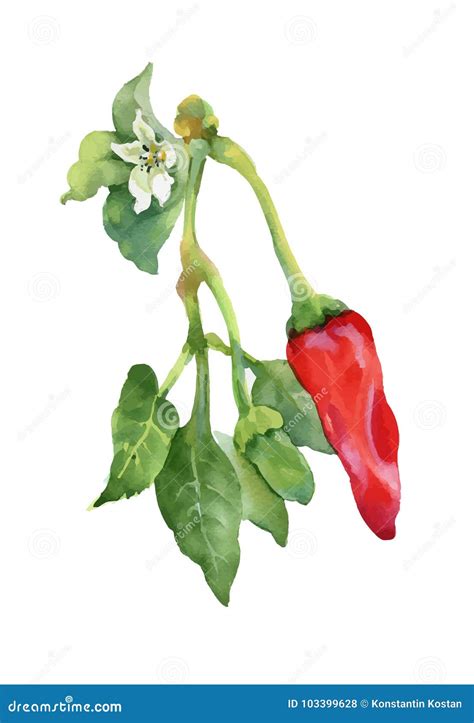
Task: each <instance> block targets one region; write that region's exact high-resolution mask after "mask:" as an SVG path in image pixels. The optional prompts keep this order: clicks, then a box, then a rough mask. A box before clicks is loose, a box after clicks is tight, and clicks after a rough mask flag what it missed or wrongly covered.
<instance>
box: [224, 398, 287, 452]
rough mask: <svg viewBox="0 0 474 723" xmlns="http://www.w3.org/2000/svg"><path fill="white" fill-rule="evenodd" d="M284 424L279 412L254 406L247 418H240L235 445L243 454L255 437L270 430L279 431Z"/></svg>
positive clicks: (235, 435)
mask: <svg viewBox="0 0 474 723" xmlns="http://www.w3.org/2000/svg"><path fill="white" fill-rule="evenodd" d="M282 424H283V417H282V416H281V414H280V413H279V412H276V411H275V410H274V409H270V407H262V406H258V407H255V406H252V407H250V409H249V411H248V412H247V414H246V416H243V417H240V418H239V421H238V422H237V424H236V425H235V432H234V440H235V443H236V445H237V447H238V448H239V449H240V451H241V452H243V451H244V450H245V447H246V445H247V442H248V441H249V439H252V437H253V436H254V435H256V434H265V432H267V431H268V430H269V429H279V428H280V427H281V426H282Z"/></svg>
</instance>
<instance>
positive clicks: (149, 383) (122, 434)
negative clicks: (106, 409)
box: [94, 364, 179, 507]
mask: <svg viewBox="0 0 474 723" xmlns="http://www.w3.org/2000/svg"><path fill="white" fill-rule="evenodd" d="M178 425H179V419H178V413H177V411H176V409H175V407H174V406H173V405H172V404H171V402H168V400H167V399H164V398H162V397H160V396H159V394H158V382H157V379H156V376H155V372H154V371H153V369H151V367H149V366H147V365H146V364H137V365H136V366H133V367H132V368H131V369H130V371H129V373H128V377H127V380H126V381H125V384H124V385H123V388H122V393H121V395H120V400H119V403H118V407H117V408H116V409H115V411H114V413H113V415H112V439H113V445H114V458H113V461H112V465H111V468H110V475H109V479H108V482H107V486H106V488H105V490H104V491H103V492H102V494H101V495H100V497H99V499H98V500H96V502H95V503H94V507H100V506H101V505H103V504H104V503H105V502H111V501H115V500H120V499H122V498H123V497H126V498H129V497H132V496H133V495H137V494H139V493H140V492H142V491H143V490H144V489H146V488H147V487H149V486H150V485H151V484H152V483H153V482H154V480H155V477H156V475H157V474H159V473H160V472H161V470H162V469H163V465H164V463H165V461H166V458H167V456H168V452H169V448H170V444H171V440H172V439H173V437H174V435H175V433H176V430H177V428H178Z"/></svg>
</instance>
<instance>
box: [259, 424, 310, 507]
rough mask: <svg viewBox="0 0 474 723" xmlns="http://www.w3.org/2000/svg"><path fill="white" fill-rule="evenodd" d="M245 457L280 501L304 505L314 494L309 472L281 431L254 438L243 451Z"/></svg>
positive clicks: (272, 431)
mask: <svg viewBox="0 0 474 723" xmlns="http://www.w3.org/2000/svg"><path fill="white" fill-rule="evenodd" d="M245 456H246V457H247V459H249V460H250V461H251V462H252V463H253V464H254V465H255V466H256V467H257V469H258V471H259V472H260V474H261V475H262V477H263V478H264V479H265V480H266V481H267V482H268V484H269V485H270V487H271V488H272V489H273V490H275V492H276V493H277V494H279V495H280V497H283V499H285V500H295V501H296V502H301V504H303V505H306V504H307V503H308V502H309V501H310V499H311V497H312V496H313V493H314V479H313V474H312V472H311V469H310V467H309V465H308V463H307V461H306V460H305V458H304V457H303V455H302V454H301V452H300V451H299V450H298V449H297V448H296V447H295V446H294V444H293V443H292V442H291V440H290V438H289V437H288V435H287V434H286V433H285V432H284V431H283V430H281V429H277V430H276V429H270V430H269V431H268V432H266V434H256V435H255V436H254V437H252V439H251V440H249V442H247V445H246V447H245Z"/></svg>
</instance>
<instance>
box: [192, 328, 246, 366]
mask: <svg viewBox="0 0 474 723" xmlns="http://www.w3.org/2000/svg"><path fill="white" fill-rule="evenodd" d="M204 338H205V339H206V342H207V346H208V347H209V349H213V350H214V351H220V352H221V354H224V355H225V356H232V349H231V348H230V346H227V344H225V342H223V341H222V339H221V338H220V337H219V336H218V335H217V334H214V333H211V334H206V335H205V337H204ZM241 351H242V356H243V358H244V359H245V361H247V362H248V363H249V364H258V363H259V361H258V359H256V358H255V357H254V356H252V355H251V354H249V353H248V352H246V351H244V350H243V349H242V350H241Z"/></svg>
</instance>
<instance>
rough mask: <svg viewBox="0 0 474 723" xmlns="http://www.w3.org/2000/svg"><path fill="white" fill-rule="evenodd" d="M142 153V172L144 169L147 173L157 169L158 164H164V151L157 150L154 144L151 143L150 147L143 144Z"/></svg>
mask: <svg viewBox="0 0 474 723" xmlns="http://www.w3.org/2000/svg"><path fill="white" fill-rule="evenodd" d="M142 150H143V151H144V152H143V153H142V154H141V155H140V168H141V170H142V171H144V170H145V169H146V172H147V173H149V172H150V171H151V169H152V168H153V167H157V168H158V167H159V166H160V163H164V161H165V160H166V151H164V150H163V148H159V147H158V146H157V145H156V143H151V144H150V146H147V145H145V144H143V145H142Z"/></svg>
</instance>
